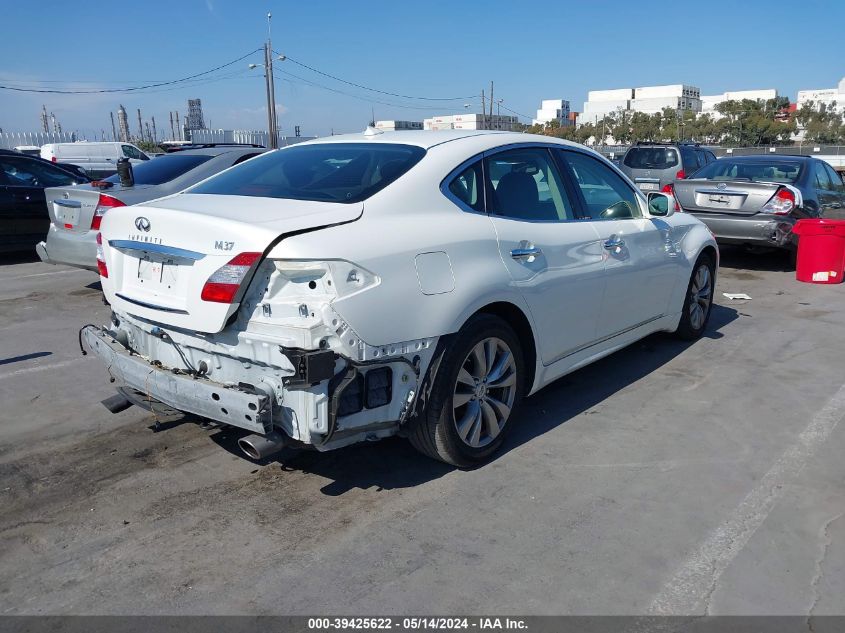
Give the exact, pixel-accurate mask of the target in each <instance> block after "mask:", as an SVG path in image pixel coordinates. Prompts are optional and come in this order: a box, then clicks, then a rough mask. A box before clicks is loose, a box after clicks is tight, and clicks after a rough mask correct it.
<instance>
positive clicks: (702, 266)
mask: <svg viewBox="0 0 845 633" xmlns="http://www.w3.org/2000/svg"><path fill="white" fill-rule="evenodd" d="M715 278H716V264H715V263H714V261H713V258H712V257H710V256H709V255H708V254H706V253H702V254H701V255H700V256H699V257H698V260H697V261H696V262H695V266H694V267H693V270H692V276H691V277H690V280H689V285H688V286H687V294H686V296H685V297H684V307H683V310H682V311H681V321H680V323H678V329H677V330H675V334H676V335H677V336H679V337H680V338H682V339H684V340H687V341H694V340H696V339H698V338H701V335H702V334H704V330H705V328H706V327H707V321H708V320H709V319H710V312H711V310H712V307H713V291H714V286H715V283H714V281H715Z"/></svg>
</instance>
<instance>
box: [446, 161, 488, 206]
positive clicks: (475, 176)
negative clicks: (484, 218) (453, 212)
mask: <svg viewBox="0 0 845 633" xmlns="http://www.w3.org/2000/svg"><path fill="white" fill-rule="evenodd" d="M449 191H450V193H451V194H452V195H453V196H455V197H456V198H457V199H458V200H460V201H461V202H463V203H464V204H465V205H466V206H468V207H470V208H471V209H473V210H475V211H481V212H483V211H484V181H483V179H482V177H481V161H477V162H475V163H474V164H472V165H470V166H469V167H467V168H466V169H464V170H463V171H462V172H461V173H459V174H458V175H457V176H455V177H454V178H452V181H451V182H450V183H449Z"/></svg>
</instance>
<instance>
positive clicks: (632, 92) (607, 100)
mask: <svg viewBox="0 0 845 633" xmlns="http://www.w3.org/2000/svg"><path fill="white" fill-rule="evenodd" d="M664 108H672V109H673V110H676V111H678V112H680V111H683V110H690V111H692V112H700V111H701V91H700V90H699V89H698V88H696V87H695V86H689V85H686V84H671V85H666V86H642V87H640V88H617V89H614V90H591V91H590V92H589V93H587V101H585V102H584V112H583V114H582V115H581V121H582V122H583V123H590V122H593V123H595V122H596V121H598V120H600V119H601V118H602V117H604V116H606V115H608V114H612V113H614V112H619V111H622V112H628V113H631V112H642V113H645V114H655V113H658V112H662V111H663V109H664Z"/></svg>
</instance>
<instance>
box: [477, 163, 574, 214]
mask: <svg viewBox="0 0 845 633" xmlns="http://www.w3.org/2000/svg"><path fill="white" fill-rule="evenodd" d="M485 178H486V181H487V190H488V192H489V197H488V201H487V210H488V211H490V212H491V213H492V214H493V215H498V216H502V217H506V218H513V219H515V220H530V221H535V222H560V221H562V220H572V219H574V218H575V215H574V212H573V206H572V204H571V202H570V201H569V198H568V197H567V195H566V190H565V189H564V187H563V181H562V179H561V177H560V174H559V173H558V171H557V168H556V167H555V166H554V163H553V161H552V155H551V153H550V152H549V150H548V149H545V148H525V149H512V150H507V151H504V152H500V153H498V154H494V155H493V156H490V157H488V158H486V159H485Z"/></svg>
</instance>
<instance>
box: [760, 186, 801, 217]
mask: <svg viewBox="0 0 845 633" xmlns="http://www.w3.org/2000/svg"><path fill="white" fill-rule="evenodd" d="M794 208H795V194H794V193H792V192H791V191H790V190H789V189H787V188H786V187H781V188H780V189H778V190H777V192H775V195H773V196H772V199H771V200H769V201H768V202H767V203H766V204H764V205H763V208H762V209H761V211H762V212H763V213H772V214H774V215H786V214H787V213H789V212H790V211H792V210H793V209H794Z"/></svg>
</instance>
